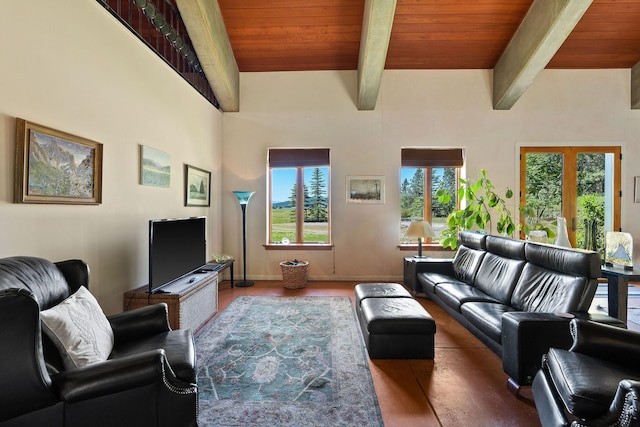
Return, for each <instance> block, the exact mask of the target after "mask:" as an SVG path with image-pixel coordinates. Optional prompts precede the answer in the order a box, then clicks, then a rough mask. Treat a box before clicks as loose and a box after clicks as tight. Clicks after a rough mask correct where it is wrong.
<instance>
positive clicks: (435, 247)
mask: <svg viewBox="0 0 640 427" xmlns="http://www.w3.org/2000/svg"><path fill="white" fill-rule="evenodd" d="M398 249H400V250H401V251H413V252H417V251H418V245H398ZM442 251H447V252H453V250H452V249H450V248H443V247H442V245H440V243H423V244H422V252H442Z"/></svg>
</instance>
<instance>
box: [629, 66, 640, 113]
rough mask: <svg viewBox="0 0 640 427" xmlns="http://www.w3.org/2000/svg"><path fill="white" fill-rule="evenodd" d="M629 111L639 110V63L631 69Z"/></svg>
mask: <svg viewBox="0 0 640 427" xmlns="http://www.w3.org/2000/svg"><path fill="white" fill-rule="evenodd" d="M631 109H633V110H640V62H638V63H637V64H636V65H634V66H633V68H631Z"/></svg>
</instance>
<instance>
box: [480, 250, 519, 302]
mask: <svg viewBox="0 0 640 427" xmlns="http://www.w3.org/2000/svg"><path fill="white" fill-rule="evenodd" d="M524 264H525V261H524V260H521V259H511V258H505V257H503V256H500V255H496V254H494V253H487V254H486V255H485V257H484V259H483V260H482V264H480V268H479V269H478V274H477V275H476V283H475V285H476V286H477V287H478V289H480V290H481V291H482V292H484V293H485V294H487V295H489V296H490V297H493V298H495V299H497V300H499V301H500V302H502V303H504V304H510V303H511V294H512V293H513V288H515V286H516V283H517V281H518V278H519V277H520V273H521V272H522V268H523V267H524Z"/></svg>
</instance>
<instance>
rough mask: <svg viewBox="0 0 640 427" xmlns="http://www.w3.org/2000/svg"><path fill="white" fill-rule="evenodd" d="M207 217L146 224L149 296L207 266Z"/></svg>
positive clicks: (155, 221)
mask: <svg viewBox="0 0 640 427" xmlns="http://www.w3.org/2000/svg"><path fill="white" fill-rule="evenodd" d="M206 236H207V219H206V217H192V218H177V219H152V220H150V221H149V293H154V292H158V291H159V290H160V289H161V288H162V287H163V286H165V285H167V284H169V283H171V282H174V281H175V280H177V279H179V278H181V277H183V276H185V275H187V274H189V273H191V272H193V271H195V270H198V269H200V268H202V267H203V266H204V265H205V264H206V263H207V259H206V258H207V238H206Z"/></svg>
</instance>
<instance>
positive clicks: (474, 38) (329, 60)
mask: <svg viewBox="0 0 640 427" xmlns="http://www.w3.org/2000/svg"><path fill="white" fill-rule="evenodd" d="M172 1H173V0H172ZM176 1H177V3H178V6H180V2H181V1H185V0H176ZM187 1H188V0H187ZM194 1H197V0H194ZM203 1H204V0H203ZM374 1H376V0H218V5H219V9H220V13H221V15H222V18H223V21H224V25H225V27H226V33H227V35H228V39H229V42H230V45H231V48H232V50H233V56H234V57H235V60H236V62H237V68H238V70H239V71H240V72H267V71H311V70H357V68H358V57H359V53H360V52H359V51H360V39H361V36H362V35H361V32H362V27H363V15H364V11H365V8H366V7H367V4H368V3H370V2H374ZM380 1H393V0H380ZM395 1H396V7H395V17H394V20H393V26H392V30H391V36H390V40H389V44H388V53H387V57H386V62H385V65H384V68H385V69H395V70H397V69H493V68H494V67H495V65H496V64H497V62H498V60H499V59H500V57H501V55H502V54H503V52H504V51H505V49H506V48H507V46H508V45H509V42H510V40H511V39H512V37H513V35H514V34H515V32H516V31H517V30H518V28H519V27H520V25H521V24H522V22H523V19H524V17H525V15H526V14H527V12H528V11H529V9H530V8H531V6H532V4H533V3H534V1H533V0H395ZM536 2H538V3H549V4H550V6H549V7H555V3H562V2H560V1H557V0H536ZM571 2H573V3H574V4H575V3H578V4H580V3H585V5H586V6H585V7H588V9H587V10H586V12H585V13H584V15H583V16H582V17H581V19H580V20H579V22H578V23H577V25H576V26H575V28H573V31H571V33H570V34H569V35H568V37H567V39H566V41H564V42H563V43H562V45H561V47H560V48H559V50H557V52H555V54H553V56H552V57H551V60H550V61H549V62H548V64H547V65H546V68H556V69H566V68H572V69H587V68H588V69H603V68H604V69H607V68H609V69H610V68H632V67H633V66H634V65H635V64H637V63H638V62H639V61H640V25H639V24H638V23H640V0H593V2H591V0H567V3H571ZM552 3H554V5H551V4H552ZM589 4H590V5H589ZM187 28H188V29H189V32H190V34H191V29H190V28H189V25H188V23H187ZM192 38H193V37H192ZM196 50H198V46H196ZM199 55H200V54H199Z"/></svg>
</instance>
